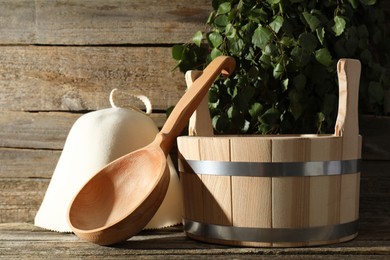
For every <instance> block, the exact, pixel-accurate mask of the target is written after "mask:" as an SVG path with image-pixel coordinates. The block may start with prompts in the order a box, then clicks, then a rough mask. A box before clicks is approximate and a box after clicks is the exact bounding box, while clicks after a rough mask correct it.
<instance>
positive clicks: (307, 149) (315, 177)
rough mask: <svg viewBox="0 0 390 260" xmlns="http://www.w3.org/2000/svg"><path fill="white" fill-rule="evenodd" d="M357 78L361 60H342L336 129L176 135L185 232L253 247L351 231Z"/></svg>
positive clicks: (356, 179) (354, 223) (334, 237)
mask: <svg viewBox="0 0 390 260" xmlns="http://www.w3.org/2000/svg"><path fill="white" fill-rule="evenodd" d="M359 77H360V62H359V61H357V60H350V59H346V60H340V61H339V63H338V79H339V112H338V117H337V123H336V129H335V134H333V135H287V136H286V135H278V136H208V137H207V136H182V137H179V138H178V140H177V141H178V149H179V171H180V179H181V183H182V188H183V196H184V216H183V223H184V231H185V233H186V234H187V235H188V236H189V237H191V238H194V239H197V240H200V241H204V242H211V243H217V244H227V245H238V246H256V247H299V246H313V245H323V244H331V243H338V242H343V241H348V240H351V239H353V238H355V237H356V236H357V231H358V230H357V229H358V215H359V183H360V158H361V136H359V133H358V131H359V130H358V116H357V104H358V92H359V91H358V89H359ZM197 116H198V119H203V118H207V116H208V115H206V117H204V116H205V115H204V114H203V115H197ZM208 120H209V119H208ZM202 124H203V125H204V123H202ZM202 124H201V125H202Z"/></svg>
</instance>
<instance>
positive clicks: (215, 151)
mask: <svg viewBox="0 0 390 260" xmlns="http://www.w3.org/2000/svg"><path fill="white" fill-rule="evenodd" d="M229 146H230V142H229V138H221V137H219V138H217V137H208V138H207V137H206V138H200V139H199V151H200V160H206V161H227V162H228V161H230V149H229ZM202 182H203V190H202V192H203V205H204V212H205V213H206V212H207V218H206V214H205V216H204V218H205V219H204V221H205V222H206V223H210V224H218V225H227V226H231V225H232V198H231V194H232V190H231V178H230V176H213V175H207V174H205V175H202Z"/></svg>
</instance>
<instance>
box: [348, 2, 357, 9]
mask: <svg viewBox="0 0 390 260" xmlns="http://www.w3.org/2000/svg"><path fill="white" fill-rule="evenodd" d="M348 2H349V3H350V4H351V6H352V8H353V9H356V8H357V7H358V6H359V3H358V0H348Z"/></svg>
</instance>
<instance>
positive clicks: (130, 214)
mask: <svg viewBox="0 0 390 260" xmlns="http://www.w3.org/2000/svg"><path fill="white" fill-rule="evenodd" d="M234 67H235V61H234V59H233V58H231V57H225V56H220V57H218V58H216V59H214V60H213V61H212V62H211V63H210V64H209V65H208V66H207V68H206V69H205V70H204V71H203V74H202V76H201V77H199V78H198V79H197V80H196V81H195V82H194V83H193V86H192V87H191V88H190V89H189V90H188V91H187V92H186V93H185V94H184V95H183V97H182V98H181V99H180V100H179V102H178V103H177V104H176V106H175V108H174V110H173V111H172V113H171V115H170V116H169V118H168V119H167V121H166V123H165V124H164V126H163V128H162V129H161V131H160V132H159V133H158V134H157V136H156V138H155V140H154V141H153V142H152V143H151V144H149V145H148V146H146V147H144V148H141V149H139V150H137V151H134V152H132V153H129V154H127V155H125V156H123V157H120V158H118V159H117V160H115V161H113V162H111V163H110V164H108V165H107V166H106V167H104V168H103V169H102V170H100V171H99V172H98V173H97V174H95V175H94V176H93V177H92V178H91V179H90V180H89V181H88V182H87V183H86V184H85V185H84V186H83V187H82V188H81V190H80V191H79V192H78V194H77V195H76V196H75V198H74V199H73V201H72V202H71V204H70V206H69V210H68V222H69V225H70V227H71V228H72V230H73V232H74V233H75V234H76V235H77V236H78V237H80V238H82V239H84V240H87V241H90V242H93V243H96V244H100V245H112V244H115V243H118V242H122V241H125V240H127V239H128V238H130V237H132V236H134V235H135V234H137V233H138V232H139V231H141V230H142V229H143V227H145V225H146V224H147V223H148V222H149V221H150V219H151V218H152V217H153V215H154V214H155V212H156V211H157V209H158V208H159V207H160V205H161V203H162V201H163V199H164V197H165V193H166V191H167V189H168V185H169V178H170V176H169V172H168V168H167V163H166V156H167V155H168V153H169V151H170V149H171V146H172V143H173V141H174V139H175V138H176V137H177V136H178V135H179V134H180V133H181V131H182V130H183V129H184V127H185V126H186V124H187V122H188V120H189V118H190V116H191V115H192V113H193V112H194V111H195V109H196V108H197V106H198V105H199V103H200V102H201V101H202V99H203V97H204V96H205V95H206V94H207V92H208V89H209V88H210V86H211V84H212V83H213V82H214V80H215V79H216V78H217V76H218V75H219V74H221V73H222V74H224V75H230V74H231V72H232V71H233V70H234ZM140 131H142V129H140Z"/></svg>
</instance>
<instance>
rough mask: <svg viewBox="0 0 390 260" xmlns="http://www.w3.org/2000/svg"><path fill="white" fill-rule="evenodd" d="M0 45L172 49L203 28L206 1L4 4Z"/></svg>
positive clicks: (66, 0)
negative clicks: (165, 46)
mask: <svg viewBox="0 0 390 260" xmlns="http://www.w3.org/2000/svg"><path fill="white" fill-rule="evenodd" d="M0 4H1V9H0V35H1V36H0V44H46V45H47V44H54V45H103V44H172V43H181V42H187V41H189V40H190V39H191V38H192V36H193V34H194V33H195V32H196V31H198V30H199V29H202V28H204V24H205V23H206V20H207V17H208V15H209V13H210V11H211V4H210V2H209V1H206V0H197V1H196V4H194V3H193V1H189V0H184V1H181V0H173V1H169V0H163V1H157V0H146V1H134V0H131V1H128V0H108V1H107V0H84V1H79V0H35V1H32V0H18V1H14V0H2V1H1V2H0Z"/></svg>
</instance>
